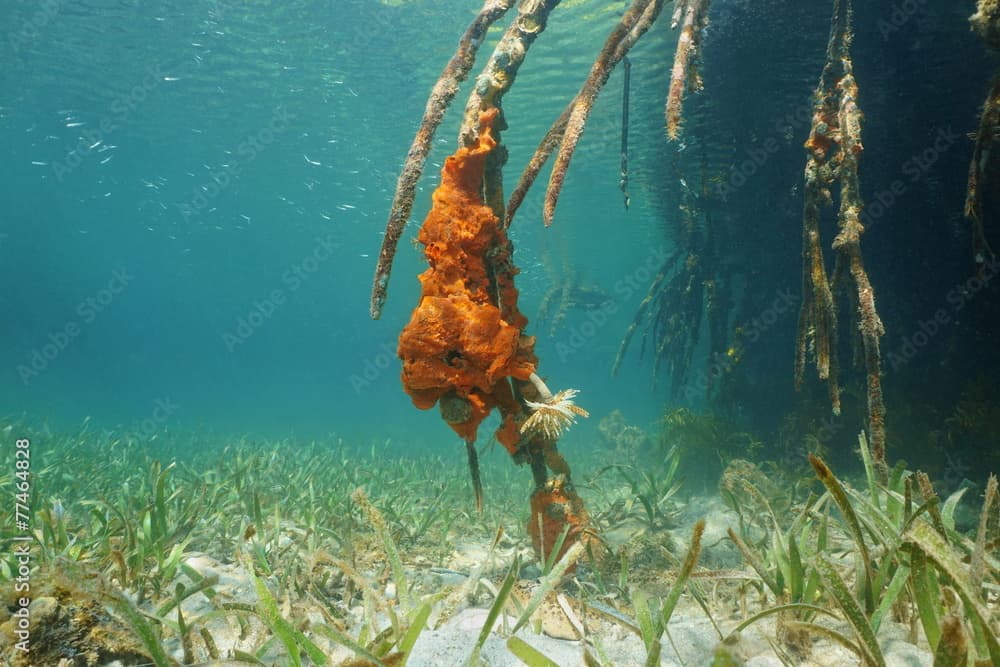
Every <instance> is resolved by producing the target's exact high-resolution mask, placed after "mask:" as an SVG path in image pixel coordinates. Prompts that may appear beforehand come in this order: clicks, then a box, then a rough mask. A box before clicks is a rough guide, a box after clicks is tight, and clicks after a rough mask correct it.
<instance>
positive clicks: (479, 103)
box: [458, 0, 560, 210]
mask: <svg viewBox="0 0 1000 667" xmlns="http://www.w3.org/2000/svg"><path fill="white" fill-rule="evenodd" d="M559 2H560V0H522V2H521V4H520V6H519V7H518V9H517V16H516V17H514V20H513V21H512V22H511V24H510V26H508V28H507V30H506V31H505V32H504V34H503V36H502V37H501V38H500V41H499V42H498V43H497V45H496V48H494V49H493V53H492V55H490V58H489V60H488V61H487V63H486V66H485V67H484V68H483V71H482V72H481V73H480V75H479V76H478V77H476V82H475V85H474V86H473V87H472V93H471V94H470V95H469V99H468V101H467V102H466V103H465V116H464V117H463V120H462V127H461V129H460V130H459V133H458V145H459V146H472V145H474V144H475V143H476V142H477V141H478V138H479V114H480V113H482V112H484V111H486V110H488V109H493V108H496V109H502V105H501V102H502V98H503V95H504V93H506V92H507V91H508V90H510V87H511V86H513V85H514V79H515V78H516V77H517V71H518V69H520V67H521V64H522V63H523V62H524V58H525V56H527V54H528V49H530V48H531V45H532V44H533V43H534V42H535V40H536V39H537V38H538V36H539V35H540V34H542V32H543V31H544V30H545V26H546V25H548V20H549V14H550V13H551V12H552V10H553V9H555V8H556V6H557V5H558V4H559ZM500 114H501V116H500V120H499V123H498V124H497V127H496V128H494V129H495V130H504V129H506V124H505V123H504V121H503V112H502V111H501V112H500ZM494 210H496V209H495V208H494Z"/></svg>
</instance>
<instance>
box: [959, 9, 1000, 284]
mask: <svg viewBox="0 0 1000 667" xmlns="http://www.w3.org/2000/svg"><path fill="white" fill-rule="evenodd" d="M969 22H970V23H971V24H972V29H973V30H974V31H975V32H976V33H977V34H978V35H979V36H980V37H981V38H982V39H983V41H984V42H986V45H987V46H989V47H990V48H992V49H994V50H1000V3H997V2H996V0H979V3H978V4H977V6H976V13H975V14H973V15H972V16H970V17H969ZM998 137H1000V74H997V75H996V76H995V77H994V78H993V85H992V86H991V87H990V92H989V95H988V96H987V97H986V101H985V102H984V103H983V111H982V114H981V115H980V117H979V128H978V129H977V131H976V137H975V139H976V145H975V148H974V149H973V152H972V161H971V162H970V163H969V179H968V185H967V187H966V192H965V217H966V218H968V219H969V220H970V221H971V222H972V253H973V259H974V260H975V262H976V267H977V269H978V270H979V271H980V272H982V271H983V269H984V268H985V267H986V266H987V265H988V264H990V263H992V262H993V260H994V259H995V258H996V255H995V254H994V252H993V249H992V248H990V245H989V242H988V241H987V239H986V231H985V230H984V228H983V193H982V183H983V180H984V179H985V178H986V170H987V168H988V167H989V164H990V154H991V152H992V148H993V143H994V142H995V141H996V140H997V138H998Z"/></svg>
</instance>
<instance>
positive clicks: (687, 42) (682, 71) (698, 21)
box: [664, 0, 709, 141]
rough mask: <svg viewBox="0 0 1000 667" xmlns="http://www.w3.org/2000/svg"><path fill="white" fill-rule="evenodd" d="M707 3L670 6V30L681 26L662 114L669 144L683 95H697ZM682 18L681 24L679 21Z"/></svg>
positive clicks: (683, 0) (689, 0)
mask: <svg viewBox="0 0 1000 667" xmlns="http://www.w3.org/2000/svg"><path fill="white" fill-rule="evenodd" d="M708 4H709V0H677V2H676V4H675V5H674V14H673V18H672V19H671V21H670V27H671V28H675V29H676V28H677V26H678V25H680V26H681V34H680V36H679V37H678V38H677V51H676V52H675V53H674V66H673V68H672V69H671V71H670V89H669V92H668V93H667V105H666V109H665V111H664V115H665V116H666V121H667V137H669V138H670V139H671V140H672V141H673V140H675V139H677V137H678V136H680V129H681V108H682V107H683V105H684V93H685V91H688V90H690V91H700V90H701V89H702V82H701V76H700V75H699V74H698V68H697V66H696V62H697V60H698V52H699V50H700V48H701V34H702V31H704V29H705V27H706V26H707V25H708ZM682 17H683V21H682Z"/></svg>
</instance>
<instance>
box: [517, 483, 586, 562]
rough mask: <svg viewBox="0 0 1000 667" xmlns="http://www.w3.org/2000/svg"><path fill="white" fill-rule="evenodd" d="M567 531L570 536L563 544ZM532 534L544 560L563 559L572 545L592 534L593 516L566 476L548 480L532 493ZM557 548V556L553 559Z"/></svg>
mask: <svg viewBox="0 0 1000 667" xmlns="http://www.w3.org/2000/svg"><path fill="white" fill-rule="evenodd" d="M563 531H566V537H565V538H564V539H563V540H562V542H561V543H560V537H562V534H563ZM528 534H529V535H530V536H531V545H532V547H534V550H535V554H536V555H537V556H538V558H539V559H540V560H541V561H542V562H543V563H544V562H548V561H550V560H551V561H552V562H555V560H558V559H560V558H562V557H563V555H565V553H566V552H567V551H569V549H570V547H571V546H573V545H574V544H576V543H577V542H580V541H581V540H585V539H586V538H588V537H589V536H590V535H591V532H590V515H589V514H588V513H587V510H586V508H585V507H584V506H583V500H582V499H581V498H580V496H579V495H577V493H576V489H575V488H574V487H573V484H572V483H571V482H570V481H569V479H568V478H567V477H566V476H565V475H556V476H555V477H553V478H551V479H549V480H547V481H546V482H545V483H544V484H541V485H539V486H538V487H537V488H535V491H534V492H533V493H532V494H531V518H530V519H528ZM556 548H558V552H557V555H556V557H555V559H552V552H553V551H555V549H556Z"/></svg>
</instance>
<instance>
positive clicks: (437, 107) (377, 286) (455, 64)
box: [370, 0, 514, 320]
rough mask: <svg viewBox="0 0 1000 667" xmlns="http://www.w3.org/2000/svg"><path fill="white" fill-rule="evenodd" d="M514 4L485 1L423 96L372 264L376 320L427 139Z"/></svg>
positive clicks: (410, 207)
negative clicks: (422, 106)
mask: <svg viewBox="0 0 1000 667" xmlns="http://www.w3.org/2000/svg"><path fill="white" fill-rule="evenodd" d="M512 4H514V0H486V2H485V3H484V4H483V8H482V9H480V10H479V14H478V15H477V16H476V18H475V19H473V21H472V23H470V24H469V27H468V28H466V30H465V34H463V35H462V39H461V40H460V41H459V43H458V49H457V50H456V51H455V55H453V56H452V57H451V60H449V61H448V64H447V65H446V66H445V68H444V71H443V72H441V76H440V77H439V78H438V80H437V83H435V84H434V88H433V90H431V94H430V97H429V98H428V99H427V106H426V108H425V109H424V117H423V118H422V119H421V121H420V129H418V130H417V135H416V136H415V137H414V138H413V143H412V144H411V145H410V150H409V151H408V152H407V154H406V163H405V164H404V165H403V171H402V173H400V175H399V180H398V181H397V182H396V193H395V194H394V195H393V198H392V208H391V209H390V210H389V221H388V222H387V223H386V227H385V236H384V237H383V239H382V248H381V250H380V251H379V256H378V263H377V265H376V267H375V280H374V283H373V285H372V294H371V304H370V314H371V317H372V319H374V320H377V319H378V318H379V317H381V315H382V308H383V307H384V306H385V300H386V298H387V294H388V287H389V274H390V273H391V272H392V262H393V259H394V258H395V255H396V246H397V245H398V244H399V238H400V236H402V235H403V228H404V227H406V221H407V219H408V218H409V217H410V211H411V210H413V197H414V193H415V192H416V189H417V182H418V181H419V180H420V175H421V174H422V173H423V170H424V162H426V161H427V154H428V153H430V150H431V141H432V140H433V139H434V133H435V132H436V131H437V128H438V125H440V124H441V119H442V118H444V114H445V111H447V110H448V107H449V106H450V105H451V101H452V100H453V99H454V98H455V94H456V93H457V92H458V84H459V83H461V82H462V81H464V80H465V78H466V77H467V76H468V74H469V70H471V69H472V65H473V64H474V63H475V60H476V51H478V50H479V45H480V44H482V43H483V38H484V37H485V36H486V31H487V30H489V27H490V26H491V25H493V23H494V21H496V20H497V19H499V18H500V17H502V16H503V15H504V14H506V13H507V10H508V9H510V7H511V5H512Z"/></svg>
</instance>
